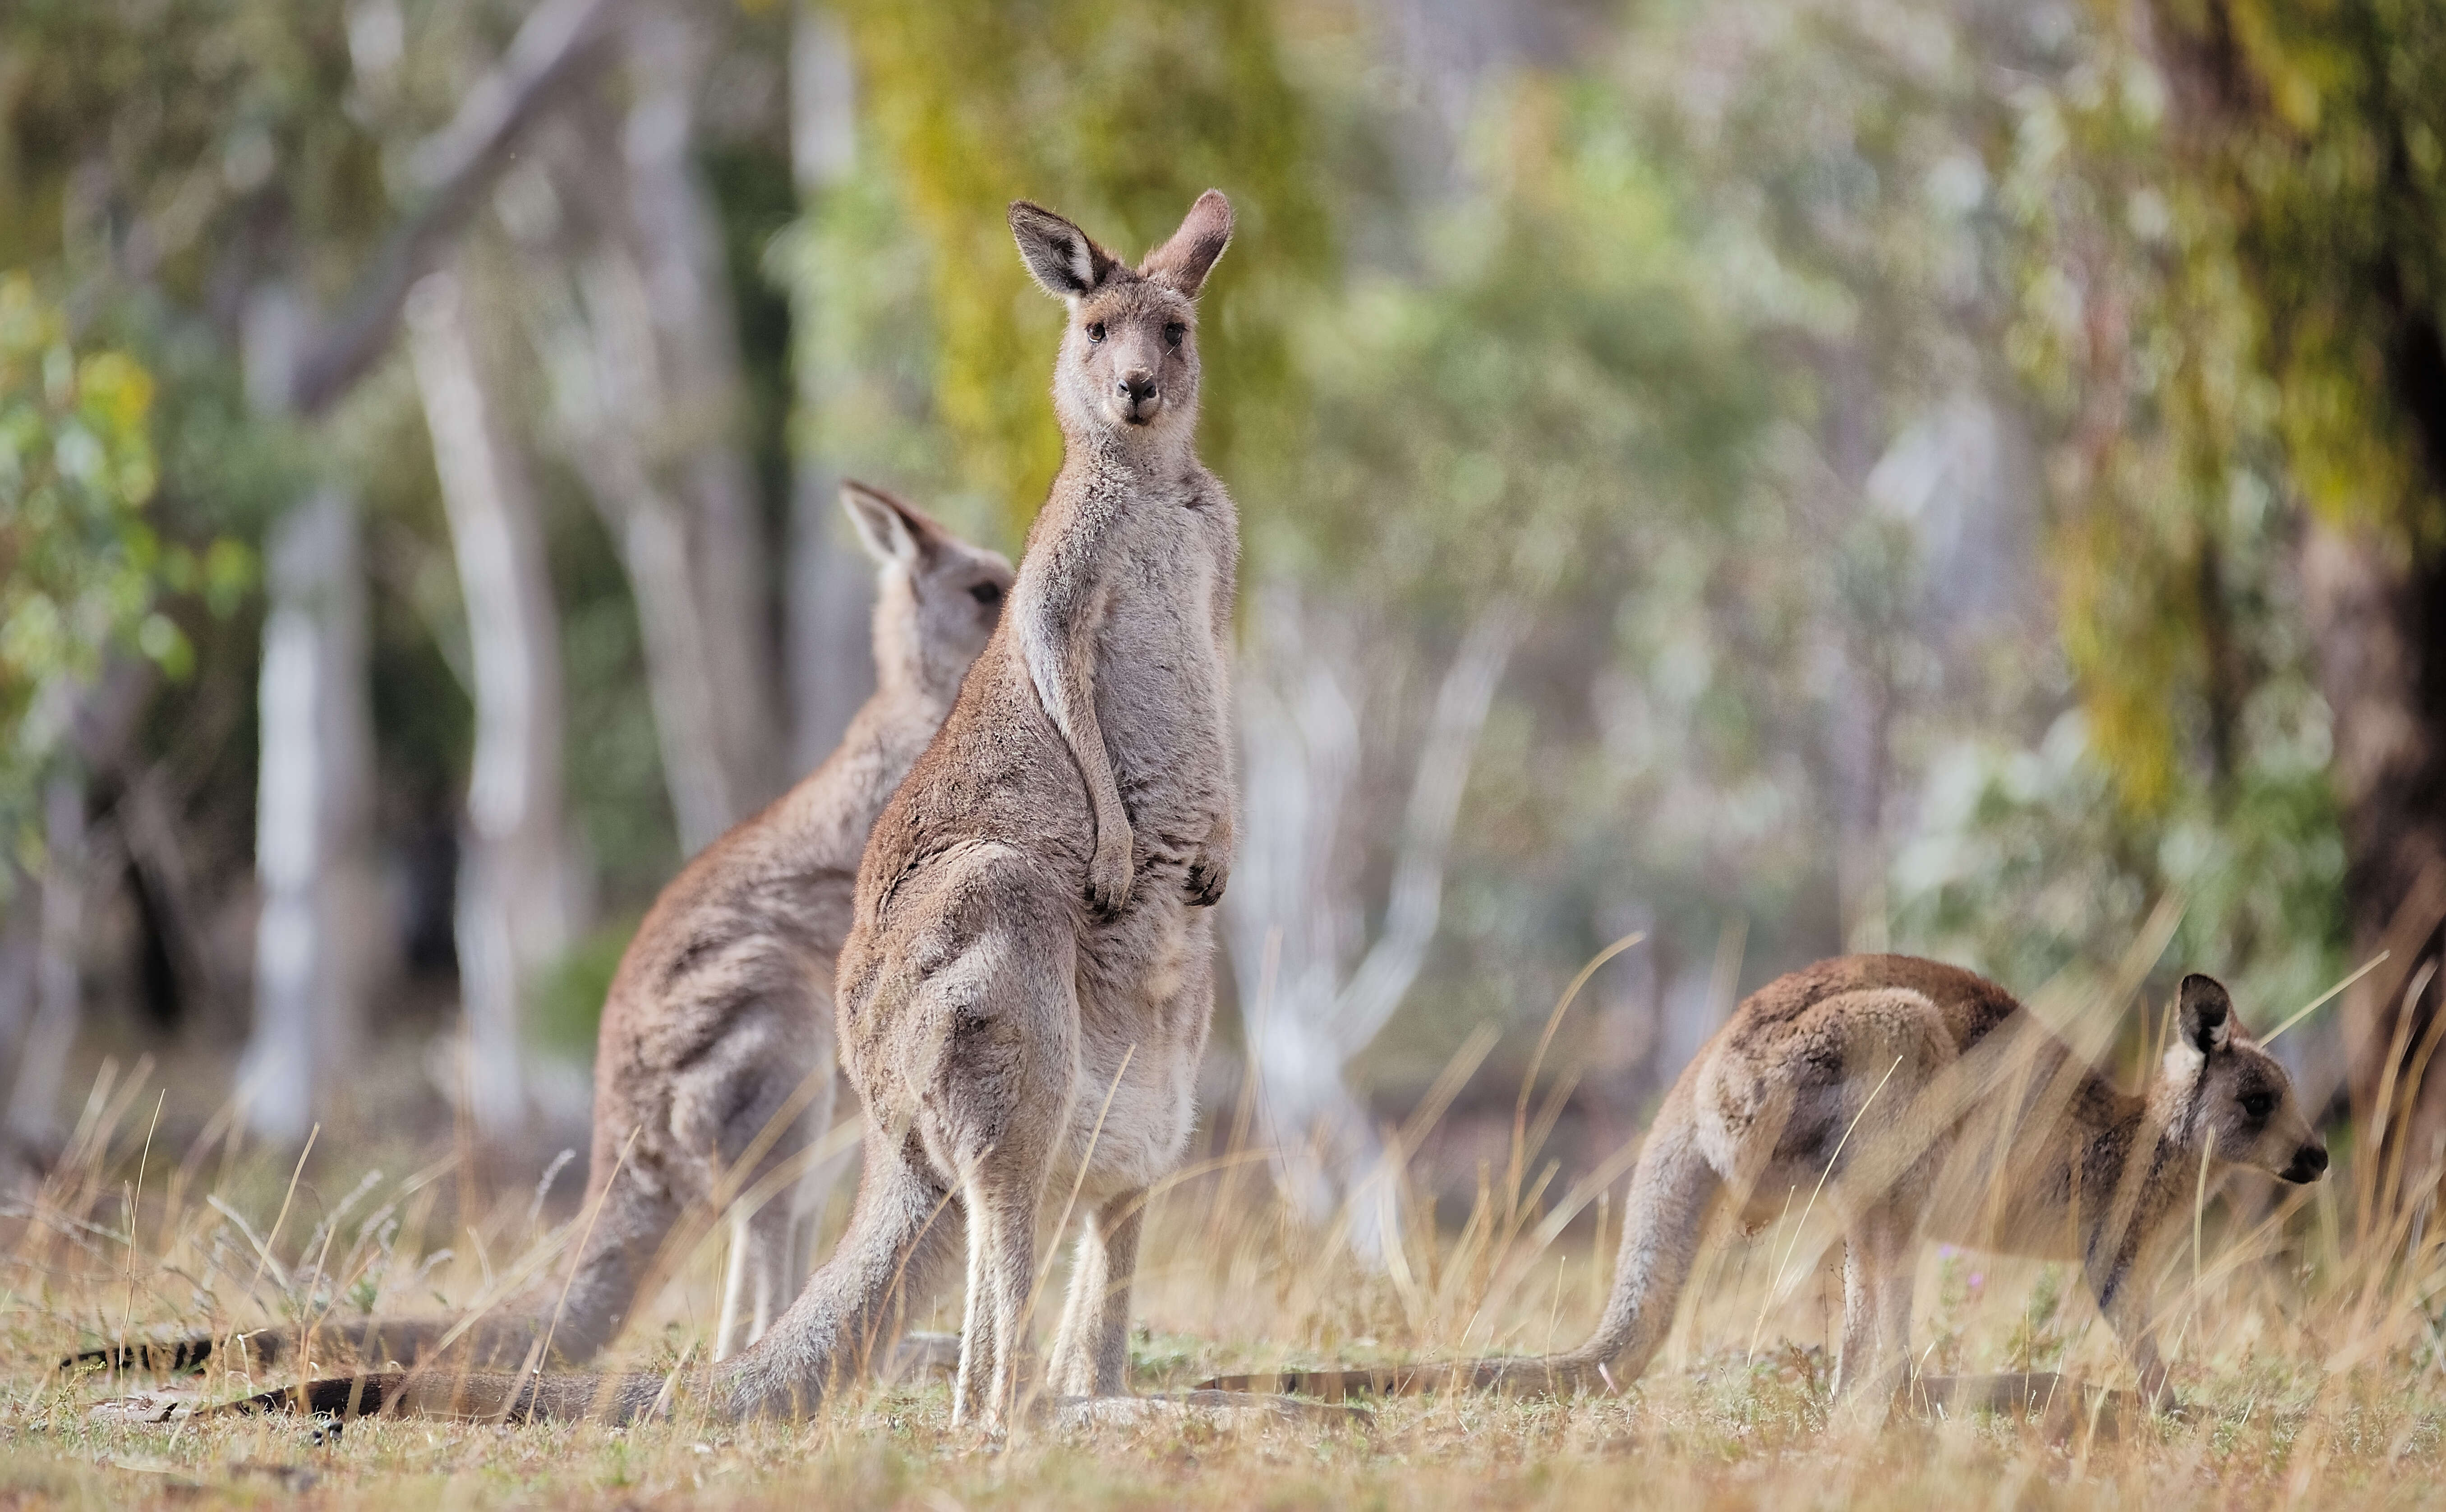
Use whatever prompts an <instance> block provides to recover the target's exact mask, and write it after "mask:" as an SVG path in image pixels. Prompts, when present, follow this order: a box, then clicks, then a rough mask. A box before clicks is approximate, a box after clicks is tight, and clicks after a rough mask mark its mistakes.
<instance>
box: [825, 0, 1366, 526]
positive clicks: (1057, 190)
mask: <svg viewBox="0 0 2446 1512" xmlns="http://www.w3.org/2000/svg"><path fill="white" fill-rule="evenodd" d="M842 9H843V11H844V13H845V15H846V17H847V20H848V22H849V25H850V28H851V31H852V35H853V38H854V40H855V44H856V51H857V55H858V62H859V65H860V68H861V72H862V74H863V75H864V78H865V88H866V96H867V99H868V101H869V103H870V109H869V116H870V119H871V121H872V123H873V125H874V127H875V131H876V134H877V135H878V137H879V138H880V139H881V143H882V146H883V149H884V156H885V159H886V161H887V162H888V164H889V168H888V173H889V175H890V178H891V179H892V180H893V181H894V187H895V189H896V195H895V196H894V198H895V199H896V205H895V208H896V209H898V210H899V211H901V212H902V213H903V214H905V216H906V217H907V223H908V225H909V226H910V227H911V228H912V230H913V232H914V234H915V237H916V238H919V239H921V240H922V244H923V246H924V248H925V256H924V260H923V263H922V266H923V267H924V269H925V277H926V286H925V300H926V308H927V320H926V323H925V325H923V326H917V327H910V328H904V329H902V330H899V331H894V332H893V336H894V339H895V340H899V341H912V340H922V339H924V338H926V337H927V336H931V354H930V358H929V360H930V363H931V369H932V373H931V380H932V381H931V392H932V399H931V410H932V414H931V418H932V419H934V420H936V421H938V422H939V424H940V425H941V426H942V427H943V433H944V437H945V440H946V441H947V442H948V444H950V446H951V447H952V449H953V453H954V455H955V456H956V457H957V459H958V462H957V466H958V471H959V476H960V477H961V478H962V479H963V480H964V481H965V482H967V484H968V486H969V488H970V489H971V490H973V491H974V492H976V493H979V494H981V495H984V496H985V497H987V498H988V499H991V500H994V501H997V502H998V504H999V506H1000V507H999V508H998V510H997V513H998V514H999V515H1000V517H1001V518H1002V519H1003V520H1006V521H1007V523H1008V524H1009V526H1010V527H1011V528H1012V530H1013V533H1014V535H1015V534H1016V532H1017V529H1018V528H1019V527H1021V526H1024V525H1025V521H1026V520H1028V519H1029V518H1030V517H1031V516H1032V515H1033V514H1034V512H1035V508H1036V504H1037V501H1038V500H1039V499H1041V498H1042V496H1043V494H1044V488H1045V486H1046V485H1047V484H1048V483H1049V482H1051V479H1052V476H1053V471H1054V468H1055V466H1056V465H1057V464H1058V463H1059V460H1060V457H1061V436H1060V433H1059V432H1058V431H1057V430H1056V428H1055V426H1054V424H1053V417H1052V408H1051V406H1050V404H1049V402H1048V401H1047V400H1046V398H1045V394H1044V389H1045V384H1046V374H1047V373H1048V372H1049V371H1050V370H1051V365H1052V354H1053V350H1054V343H1055V340H1056V334H1057V332H1058V331H1060V329H1061V326H1060V322H1061V314H1060V311H1059V310H1058V308H1057V307H1056V306H1054V305H1053V304H1052V302H1051V301H1049V300H1047V299H1045V298H1044V295H1043V294H1042V293H1039V292H1038V291H1037V290H1036V289H1035V288H1034V287H1033V286H1032V285H1030V284H1029V283H1028V282H1027V279H1026V275H1025V273H1024V272H1023V271H1022V269H1021V266H1020V262H1019V257H1018V255H1017V253H1016V252H1015V251H1013V250H1012V247H1011V244H1010V234H1009V230H1008V228H1007V225H1006V224H1005V222H1004V218H1003V207H1004V206H1005V204H1006V203H1007V202H1008V201H1009V200H1011V199H1014V198H1034V199H1038V200H1042V201H1044V202H1045V203H1048V204H1051V205H1052V206H1054V207H1055V208H1057V209H1059V210H1061V211H1062V212H1063V213H1064V214H1066V215H1068V216H1070V217H1073V218H1075V219H1077V220H1078V221H1079V222H1080V223H1081V224H1082V225H1083V226H1085V227H1086V228H1087V229H1088V231H1089V233H1090V234H1091V235H1093V236H1098V237H1099V238H1100V239H1102V240H1104V241H1106V242H1107V243H1108V244H1109V245H1110V246H1111V247H1112V248H1113V249H1114V251H1115V252H1116V253H1118V254H1119V255H1123V256H1129V257H1135V256H1137V255H1138V254H1139V253H1141V252H1142V251H1144V250H1145V249H1146V248H1148V247H1151V246H1153V245H1155V244H1156V243H1157V242H1158V241H1159V240H1161V239H1162V238H1163V237H1164V236H1169V235H1170V234H1171V233H1172V230H1173V228H1174V227H1175V226H1176V225H1177V224H1178V223H1179V220H1180V217H1181V216H1182V214H1183V213H1184V212H1186V211H1187V210H1188V208H1189V204H1190V202H1191V200H1193V199H1195V198H1196V196H1197V195H1198V193H1199V192H1200V191H1202V190H1204V189H1207V188H1220V189H1222V190H1223V191H1224V192H1225V193H1227V194H1229V195H1231V196H1232V203H1233V205H1234V207H1235V209H1236V210H1237V211H1238V216H1239V224H1238V231H1237V234H1236V236H1235V237H1234V240H1233V245H1232V254H1231V256H1230V258H1229V259H1228V261H1227V263H1226V265H1225V271H1224V273H1223V274H1220V275H1218V276H1217V278H1216V280H1215V282H1214V285H1213V287H1212V288H1211V289H1210V291H1209V293H1207V295H1206V298H1205V301H1204V310H1203V312H1202V316H1201V322H1200V345H1201V350H1202V352H1203V355H1204V358H1205V363H1206V369H1207V372H1208V375H1209V376H1208V391H1209V395H1210V397H1209V400H1208V403H1207V406H1206V411H1205V416H1206V418H1205V422H1204V425H1203V437H1204V442H1203V447H1204V450H1205V453H1206V455H1207V457H1208V458H1209V460H1210V461H1213V462H1215V463H1218V464H1220V465H1222V466H1223V467H1224V468H1225V470H1226V472H1227V474H1228V473H1230V472H1231V471H1232V470H1233V469H1234V466H1235V463H1236V461H1237V459H1239V458H1240V457H1241V456H1242V455H1243V454H1244V453H1245V452H1248V451H1249V450H1250V449H1251V448H1260V449H1262V450H1263V451H1264V452H1266V453H1268V454H1270V453H1271V452H1272V451H1273V449H1274V448H1276V447H1277V445H1278V444H1279V439H1280V437H1279V431H1280V429H1281V427H1283V426H1284V425H1288V424H1289V422H1290V419H1291V417H1292V416H1293V415H1294V413H1295V410H1296V396H1295V389H1294V382H1293V377H1292V370H1291V361H1290V354H1289V320H1290V312H1289V308H1288V307H1289V302H1290V300H1291V298H1292V296H1293V295H1294V294H1295V293H1297V292H1298V291H1299V290H1300V288H1301V287H1303V286H1304V285H1305V284H1307V283H1308V282H1309V281H1310V280H1312V279H1313V278H1314V277H1315V276H1316V274H1318V272H1319V271H1320V269H1321V266H1322V262H1323V258H1324V256H1325V254H1326V226H1325V217H1324V215H1323V212H1322V209H1321V208H1320V206H1319V204H1318V202H1317V198H1316V185H1315V182H1314V180H1313V179H1312V177H1311V176H1310V174H1309V172H1308V169H1309V166H1310V163H1309V160H1308V143H1307V138H1306V135H1305V128H1304V111H1303V109H1302V104H1301V102H1300V100H1299V99H1298V97H1297V96H1296V95H1294V94H1293V92H1292V91H1291V88H1290V86H1289V83H1288V81H1287V79H1286V77H1285V75H1284V72H1283V68H1282V64H1281V60H1280V58H1279V56H1278V53H1277V42H1276V37H1275V31H1274V17H1273V8H1272V7H1271V6H1270V5H1268V4H1266V3H1264V0H1193V3H1189V4H1178V5H1156V4H1144V3H1141V4H1131V5H1120V6H1115V5H1103V4H1088V3H1082V0H1025V3H1021V4H1005V3H1001V0H957V3H947V4H940V5H922V6H913V5H901V4H897V3H875V0H856V3H854V4H849V5H845V6H844V7H842ZM841 208H842V209H843V210H844V211H845V212H846V213H847V214H849V215H851V216H853V217H858V219H859V220H860V221H861V223H862V224H863V225H864V226H866V227H869V228H871V227H872V226H873V224H874V221H873V219H872V217H873V216H874V214H875V210H876V209H877V208H878V205H877V201H876V200H875V198H871V197H865V198H860V197H856V196H853V197H852V198H850V199H849V200H848V202H847V203H845V204H844V205H843V206H842V207H841ZM823 214H824V212H822V211H819V212H818V218H819V220H820V218H821V216H822V215H823ZM854 234H855V232H853V235H854ZM825 239H827V234H826V233H824V232H821V231H818V233H817V240H818V243H820V242H821V241H823V240H825ZM901 244H902V245H904V246H906V245H908V243H907V242H902V243H901ZM878 276H880V277H882V278H884V279H886V280H888V281H891V282H893V283H898V282H899V281H900V280H902V279H904V278H905V277H906V276H907V275H906V274H905V273H899V272H894V273H887V274H879V275H878Z"/></svg>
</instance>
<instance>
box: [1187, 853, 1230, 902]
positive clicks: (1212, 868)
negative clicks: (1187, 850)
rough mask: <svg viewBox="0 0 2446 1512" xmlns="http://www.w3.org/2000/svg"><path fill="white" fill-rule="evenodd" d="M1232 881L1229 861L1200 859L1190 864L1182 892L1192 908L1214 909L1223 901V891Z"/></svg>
mask: <svg viewBox="0 0 2446 1512" xmlns="http://www.w3.org/2000/svg"><path fill="white" fill-rule="evenodd" d="M1231 880H1232V866H1231V863H1230V862H1228V861H1218V860H1211V859H1209V858H1205V857H1200V858H1199V859H1197V860H1194V861H1192V862H1190V863H1189V873H1188V875H1187V876H1186V877H1184V878H1182V879H1181V884H1180V885H1181V891H1182V892H1184V893H1186V894H1187V895H1188V896H1189V906H1190V907H1192V908H1213V907H1214V905H1215V904H1217V903H1219V902H1221V901H1223V889H1224V887H1225V886H1226V885H1227V884H1229V883H1230V882H1231Z"/></svg>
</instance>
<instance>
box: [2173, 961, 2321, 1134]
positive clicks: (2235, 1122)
mask: <svg viewBox="0 0 2446 1512" xmlns="http://www.w3.org/2000/svg"><path fill="white" fill-rule="evenodd" d="M2174 1017H2175V1031H2174V1043H2173V1045H2171V1046H2169V1047H2167V1049H2166V1059H2165V1064H2164V1065H2163V1066H2162V1067H2161V1068H2159V1071H2158V1080H2157V1086H2156V1087H2154V1089H2153V1092H2152V1100H2153V1101H2156V1102H2158V1103H2160V1105H2161V1106H2163V1107H2164V1109H2165V1111H2166V1113H2167V1114H2168V1119H2167V1125H2168V1126H2169V1127H2182V1128H2187V1129H2188V1130H2189V1131H2190V1132H2191V1134H2192V1137H2194V1138H2197V1139H2202V1140H2205V1139H2207V1138H2209V1137H2210V1136H2211V1135H2213V1136H2214V1137H2215V1140H2216V1143H2215V1146H2214V1153H2215V1155H2216V1157H2217V1159H2218V1160H2220V1161H2225V1162H2232V1163H2233V1164H2236V1165H2248V1166H2250V1167H2252V1168H2253V1169H2255V1170H2262V1171H2266V1172H2267V1173H2268V1174H2270V1175H2272V1176H2278V1177H2282V1178H2283V1179H2284V1180H2286V1181H2294V1182H2304V1181H2317V1180H2318V1179H2319V1178H2320V1176H2321V1175H2322V1174H2324V1172H2325V1171H2326V1169H2327V1143H2326V1141H2324V1140H2323V1139H2321V1138H2320V1137H2319V1131H2318V1130H2317V1129H2314V1128H2312V1127H2311V1126H2310V1120H2309V1118H2308V1117H2307V1115H2305V1113H2304V1111H2303V1109H2302V1100H2301V1099H2300V1098H2299V1097H2296V1096H2295V1095H2294V1092H2293V1078H2292V1076H2291V1074H2290V1073H2288V1072H2287V1071H2286V1069H2285V1067H2284V1063H2282V1062H2280V1061H2278V1060H2277V1059H2276V1057H2274V1056H2272V1055H2270V1054H2268V1053H2267V1051H2266V1050H2263V1049H2260V1048H2259V1046H2258V1045H2257V1044H2256V1043H2255V1042H2253V1041H2252V1040H2251V1038H2250V1036H2249V1035H2248V1033H2246V1032H2244V1030H2243V1028H2242V1023H2241V1021H2240V1020H2239V1019H2238V1018H2237V1017H2235V1015H2234V1011H2233V999H2232V997H2231V996H2230V994H2228V993H2227V992H2226V990H2225V985H2224V984H2223V983H2221V982H2219V981H2217V980H2216V979H2215V978H2214V977H2211V976H2202V975H2200V974H2198V973H2192V975H2189V976H2186V977H2184V978H2183V985H2182V986H2181V987H2180V988H2179V989H2177V990H2176V992H2175V1009H2174Z"/></svg>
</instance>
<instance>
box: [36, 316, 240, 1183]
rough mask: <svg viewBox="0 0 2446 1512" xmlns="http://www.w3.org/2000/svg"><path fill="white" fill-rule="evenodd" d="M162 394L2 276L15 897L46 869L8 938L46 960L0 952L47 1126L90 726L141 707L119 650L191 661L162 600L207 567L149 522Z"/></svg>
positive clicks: (158, 659)
mask: <svg viewBox="0 0 2446 1512" xmlns="http://www.w3.org/2000/svg"><path fill="white" fill-rule="evenodd" d="M152 403H153V380H152V377H151V375H150V374H148V373H147V372H146V371H145V370H144V369H143V367H142V366H141V365H140V364H139V363H137V362H136V361H135V360H134V359H133V358H131V357H130V356H128V355H127V354H126V353H125V352H122V351H116V350H106V349H105V350H85V351H79V350H76V348H75V346H74V345H72V343H71V342H70V340H69V338H68V334H67V329H66V321H65V320H64V319H63V318H62V316H61V314H60V312H59V311H58V309H57V308H56V307H55V306H53V305H51V304H49V303H48V302H47V301H45V300H44V299H43V298H42V297H41V296H40V295H39V294H38V293H37V292H36V287H35V284H34V281H33V279H32V278H31V277H30V276H28V274H23V273H8V274H0V730H6V731H7V737H6V743H5V745H4V746H0V840H5V841H6V843H7V844H8V846H9V855H8V858H7V860H6V862H5V864H0V907H9V906H10V905H13V904H16V903H17V902H18V899H17V898H16V897H15V895H16V893H17V892H18V890H19V889H18V885H17V883H18V879H19V878H20V876H21V875H31V876H32V877H34V878H37V879H40V881H41V891H40V898H39V901H40V914H39V923H38V924H37V925H36V927H35V928H34V929H33V930H31V931H30V932H11V937H9V938H8V939H6V940H0V952H5V953H7V954H9V955H11V956H16V957H19V958H22V959H25V960H27V961H28V963H29V964H30V965H31V967H32V972H31V980H30V984H29V985H30V989H31V991H30V992H28V991H26V985H24V984H25V981H26V979H25V976H24V975H23V974H21V972H20V970H19V968H18V963H17V960H14V959H11V960H7V961H0V1052H6V1053H7V1054H9V1057H10V1059H11V1061H12V1062H13V1064H14V1066H15V1068H16V1075H15V1079H14V1090H13V1091H12V1092H11V1093H10V1095H9V1101H8V1105H7V1115H8V1125H9V1128H10V1129H11V1130H13V1131H22V1132H25V1133H28V1134H33V1135H41V1134H44V1133H47V1131H48V1129H49V1127H50V1124H51V1118H52V1114H53V1110H54V1106H55V1103H56V1100H57V1098H58V1096H59V1091H60V1087H61V1085H62V1084H63V1083H64V1082H65V1081H66V1069H67V1057H68V1052H69V1049H70V1047H71V1045H72V1042H73V1039H74V1036H75V1033H76V1031H77V1030H78V1028H79V1021H80V1018H81V1012H80V1008H81V998H82V989H81V983H80V981H79V973H80V971H81V963H80V961H79V958H78V957H79V952H80V949H81V947H82V945H83V939H84V936H83V914H84V910H85V889H86V885H87V882H88V878H87V877H86V875H85V873H86V871H87V868H88V864H89V861H88V857H87V855H86V845H85V766H86V765H88V764H89V762H90V761H91V760H92V758H93V757H95V756H96V755H98V754H100V753H99V752H97V751H95V750H93V749H92V748H91V747H92V744H93V740H92V736H91V734H90V733H89V731H88V730H86V729H84V728H80V727H85V726H90V724H91V723H92V722H93V721H94V720H95V718H96V716H97V715H98V714H100V713H101V709H99V708H98V707H97V706H98V704H102V703H104V702H110V703H118V704H124V703H125V702H127V695H128V690H129V686H130V684H131V681H132V679H131V677H130V676H129V669H127V668H124V667H122V669H121V672H120V675H119V676H118V677H117V678H115V679H114V681H115V683H116V684H117V685H118V686H117V687H116V688H115V689H114V690H112V691H111V693H110V694H109V695H107V696H106V697H105V696H103V689H102V683H103V669H104V666H105V664H106V663H107V662H108V661H109V660H111V659H112V658H113V657H119V658H131V657H141V658H143V659H144V660H146V661H149V662H150V663H152V664H153V665H156V666H159V667H160V668H162V669H164V670H165V671H170V672H171V673H173V674H183V673H184V672H185V671H187V669H188V666H189V663H190V657H191V652H190V648H189V646H188V644H187V641H186V638H185V636H184V635H183V634H182V633H180V632H179V628H178V626H177V624H176V623H175V622H174V621H173V620H171V619H170V618H169V617H168V616H167V615H165V614H161V613H160V611H159V610H158V609H157V608H156V607H155V603H156V599H157V597H158V595H160V592H161V591H162V590H163V589H164V587H192V586H195V585H196V583H197V581H198V576H199V572H200V570H201V567H200V564H199V563H198V560H197V558H194V557H193V556H192V555H190V554H189V553H187V552H186V551H184V550H183V549H181V548H179V547H178V546H175V545H170V546H165V545H164V544H163V542H162V541H161V539H160V537H159V536H158V535H157V534H156V533H155V531H154V530H153V528H152V525H151V523H150V522H149V521H148V520H147V519H146V509H145V506H146V505H147V504H148V503H149V502H150V501H151V500H152V498H153V493H154V486H155V483H156V481H157V474H156V472H155V461H154V452H153V445H152V438H151V434H150V428H149V425H150V421H151V410H152ZM115 722H123V721H115ZM114 744H115V742H114ZM80 746H84V747H87V748H86V749H85V750H83V751H81V750H80V749H79V747H80ZM12 912H14V910H13V909H12ZM28 999H30V1001H29V1000H28Z"/></svg>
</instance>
